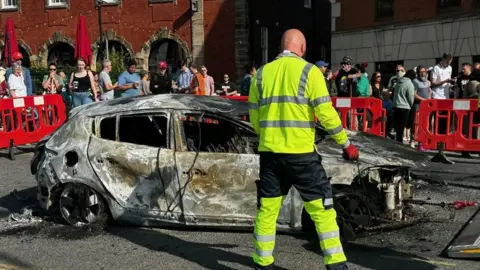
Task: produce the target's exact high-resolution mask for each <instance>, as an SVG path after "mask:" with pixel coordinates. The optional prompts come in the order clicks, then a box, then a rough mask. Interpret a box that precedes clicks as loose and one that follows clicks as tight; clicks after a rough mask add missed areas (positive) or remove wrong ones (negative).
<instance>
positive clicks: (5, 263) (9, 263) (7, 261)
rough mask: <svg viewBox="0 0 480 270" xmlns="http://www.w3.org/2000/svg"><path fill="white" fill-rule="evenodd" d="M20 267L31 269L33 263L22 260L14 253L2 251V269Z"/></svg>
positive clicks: (0, 253)
mask: <svg viewBox="0 0 480 270" xmlns="http://www.w3.org/2000/svg"><path fill="white" fill-rule="evenodd" d="M3 267H5V268H3ZM6 267H9V268H6ZM10 267H12V268H10ZM18 267H20V268H27V269H31V268H32V265H30V264H28V263H24V262H22V261H21V260H20V259H18V258H16V257H14V256H13V255H10V254H7V253H5V252H1V251H0V268H1V269H17V268H18Z"/></svg>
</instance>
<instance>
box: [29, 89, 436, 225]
mask: <svg viewBox="0 0 480 270" xmlns="http://www.w3.org/2000/svg"><path fill="white" fill-rule="evenodd" d="M247 114H248V105H247V104H246V103H244V102H239V101H230V100H227V99H223V98H219V97H206V96H205V97H204V96H192V95H181V94H180V95H157V96H153V97H152V96H148V97H138V98H122V99H116V100H111V101H105V102H102V103H95V104H90V105H85V106H82V107H80V108H77V109H74V110H72V112H71V114H70V119H69V121H67V122H66V123H65V124H64V125H63V126H62V127H60V128H59V129H58V130H57V131H56V132H55V133H53V134H52V136H50V137H48V138H46V139H45V140H43V141H42V142H40V143H39V144H38V145H37V150H36V153H35V156H34V158H33V160H32V163H31V170H32V173H33V174H34V175H35V177H36V181H37V182H38V199H39V201H40V203H41V205H42V206H43V207H44V208H45V209H50V210H51V209H59V210H60V212H61V214H62V216H63V217H64V219H65V220H66V221H67V222H68V223H70V224H73V225H80V224H85V223H91V222H95V221H98V220H99V219H101V218H103V217H106V216H107V215H109V216H110V217H111V218H113V219H114V220H116V221H126V222H129V223H134V224H138V225H145V226H165V225H183V226H185V225H187V226H189V225H190V226H205V227H224V228H236V229H240V228H251V227H253V222H254V218H255V214H256V210H257V194H256V183H255V181H257V180H258V175H259V156H258V155H257V153H256V151H257V144H258V137H257V135H256V134H255V132H254V130H253V128H252V127H251V125H250V124H249V123H248V122H246V121H244V120H242V118H243V117H244V116H245V115H247ZM348 133H349V136H350V139H351V141H352V142H353V143H354V144H355V145H357V146H358V147H359V150H360V153H361V158H360V162H359V163H353V162H347V161H344V160H343V159H342V157H341V153H342V150H341V149H340V147H339V146H337V145H336V144H335V142H334V141H333V140H332V139H330V138H329V137H328V136H327V135H326V134H327V133H326V132H325V131H324V130H322V129H321V128H320V127H319V128H318V129H317V139H318V140H317V142H316V148H317V152H318V153H319V154H320V155H321V157H322V160H323V165H324V167H325V169H326V172H327V174H328V176H329V178H330V181H331V183H332V186H333V187H334V197H335V198H334V200H336V203H335V208H336V209H337V213H338V220H339V222H340V223H341V224H342V226H341V227H342V228H343V231H344V232H345V230H348V231H353V230H355V229H356V228H358V227H359V226H360V225H362V226H371V225H373V224H375V223H376V222H378V221H379V220H383V219H389V220H398V221H400V220H402V219H404V218H405V217H404V214H403V200H405V199H408V198H410V197H411V190H410V185H409V168H411V167H417V166H425V164H426V163H427V162H428V158H427V157H426V156H424V155H423V154H420V153H418V152H416V151H415V150H413V149H411V148H408V147H405V146H403V145H401V144H397V143H394V142H391V141H388V140H386V139H384V138H380V137H376V136H373V135H368V134H364V133H354V132H348ZM302 212H303V215H302ZM308 223H309V220H308V219H306V216H305V213H304V211H303V202H302V200H301V198H300V196H299V194H298V192H297V191H296V190H295V189H294V188H292V189H291V191H290V193H289V194H288V196H287V197H286V199H285V201H284V205H283V207H282V210H281V213H280V216H279V218H278V229H279V230H297V229H300V228H302V225H304V226H307V225H308Z"/></svg>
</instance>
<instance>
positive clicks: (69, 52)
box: [47, 42, 75, 68]
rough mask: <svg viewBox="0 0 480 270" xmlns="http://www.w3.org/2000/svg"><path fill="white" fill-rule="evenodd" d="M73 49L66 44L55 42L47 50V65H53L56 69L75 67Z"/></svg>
mask: <svg viewBox="0 0 480 270" xmlns="http://www.w3.org/2000/svg"><path fill="white" fill-rule="evenodd" d="M74 53H75V49H74V48H73V47H72V46H71V45H70V44H68V43H64V42H57V43H53V44H52V45H50V47H49V49H48V58H47V59H48V63H55V64H56V65H57V67H59V68H63V67H66V66H75V58H74Z"/></svg>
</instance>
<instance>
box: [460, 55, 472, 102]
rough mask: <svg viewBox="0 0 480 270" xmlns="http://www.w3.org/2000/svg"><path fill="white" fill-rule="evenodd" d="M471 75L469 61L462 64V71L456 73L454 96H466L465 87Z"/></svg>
mask: <svg viewBox="0 0 480 270" xmlns="http://www.w3.org/2000/svg"><path fill="white" fill-rule="evenodd" d="M471 77H472V65H470V64H469V63H463V64H462V71H461V72H460V73H459V74H458V79H457V87H458V95H457V97H456V98H468V97H467V95H466V93H465V92H466V87H467V84H468V82H469V81H470V79H471Z"/></svg>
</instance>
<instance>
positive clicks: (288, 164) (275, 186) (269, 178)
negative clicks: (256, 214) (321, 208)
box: [258, 152, 332, 202]
mask: <svg viewBox="0 0 480 270" xmlns="http://www.w3.org/2000/svg"><path fill="white" fill-rule="evenodd" d="M292 185H293V186H294V187H295V188H296V189H297V191H298V192H299V193H300V196H301V197H302V199H303V201H304V202H310V201H314V200H318V199H325V198H332V187H331V186H330V182H329V181H328V178H327V174H326V173H325V170H324V168H323V166H322V158H321V157H320V156H319V155H318V154H317V153H316V152H312V153H308V154H276V153H270V152H261V153H260V182H259V185H258V195H259V197H261V198H275V197H280V196H285V195H287V194H288V191H289V190H290V188H291V187H292Z"/></svg>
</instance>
